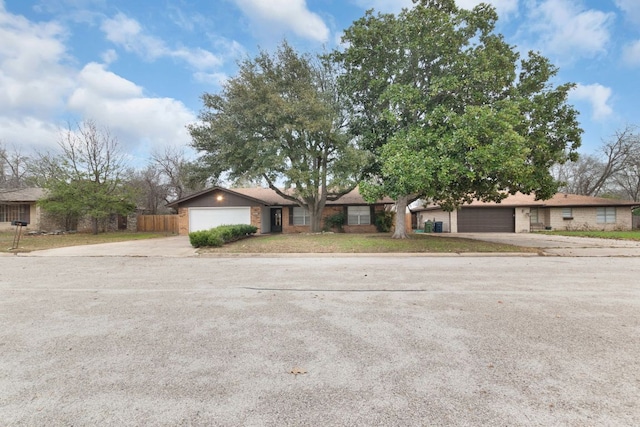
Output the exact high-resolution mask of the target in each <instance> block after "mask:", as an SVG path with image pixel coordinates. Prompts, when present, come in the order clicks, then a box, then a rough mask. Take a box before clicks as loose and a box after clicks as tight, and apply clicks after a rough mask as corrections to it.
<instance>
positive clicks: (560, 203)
mask: <svg viewBox="0 0 640 427" xmlns="http://www.w3.org/2000/svg"><path fill="white" fill-rule="evenodd" d="M500 206H504V207H532V208H554V207H558V208H561V207H566V208H569V207H575V208H577V207H596V206H622V207H624V206H629V207H634V206H640V202H634V201H632V200H621V199H607V198H604V197H592V196H583V195H579V194H566V193H556V194H555V195H554V196H553V197H552V198H550V199H548V200H535V194H522V193H516V194H512V195H509V196H507V198H505V199H504V200H502V201H501V202H500V203H496V202H482V201H479V200H474V201H473V202H471V203H470V204H467V205H463V207H473V208H489V207H500ZM437 208H439V206H436V205H430V206H427V207H423V208H416V209H412V210H413V211H414V212H415V211H420V210H429V209H437Z"/></svg>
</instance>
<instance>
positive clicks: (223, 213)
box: [167, 187, 393, 235]
mask: <svg viewBox="0 0 640 427" xmlns="http://www.w3.org/2000/svg"><path fill="white" fill-rule="evenodd" d="M392 203H393V201H392V200H391V199H384V200H381V201H379V202H376V203H373V204H369V203H367V202H366V201H365V200H364V199H363V198H362V196H361V195H360V193H359V192H358V190H357V189H356V190H353V191H351V192H350V193H348V194H346V195H344V196H343V197H341V198H340V199H339V200H337V201H327V204H326V206H325V208H324V210H323V212H322V218H323V224H324V219H325V218H327V217H328V216H330V215H333V214H336V213H340V212H343V213H344V214H345V218H346V220H345V224H344V226H343V229H344V231H345V232H346V233H375V232H376V231H377V230H376V226H375V216H376V213H377V212H381V211H384V210H385V206H386V205H388V204H392ZM167 206H169V207H172V208H174V209H177V211H178V224H179V225H178V227H179V234H181V235H184V234H188V233H190V232H192V231H198V230H207V229H210V228H213V227H216V226H218V225H223V224H251V225H254V226H256V227H257V228H258V233H259V234H264V233H301V232H308V231H309V230H310V217H309V212H308V211H307V210H306V209H303V208H301V207H300V206H298V205H297V204H295V203H294V202H292V201H290V200H287V199H285V198H284V197H282V196H280V195H279V194H278V193H276V192H275V191H273V190H271V189H269V188H234V189H227V188H222V187H213V188H209V189H206V190H204V191H201V192H198V193H195V194H192V195H190V196H187V197H184V198H182V199H180V200H176V201H175V202H172V203H170V204H168V205H167Z"/></svg>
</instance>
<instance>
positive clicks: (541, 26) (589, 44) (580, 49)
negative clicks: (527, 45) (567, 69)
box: [528, 0, 615, 61]
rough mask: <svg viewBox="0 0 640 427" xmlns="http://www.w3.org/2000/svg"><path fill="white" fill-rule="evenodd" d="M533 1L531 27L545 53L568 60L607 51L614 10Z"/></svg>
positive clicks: (549, 0)
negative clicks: (605, 10) (607, 10)
mask: <svg viewBox="0 0 640 427" xmlns="http://www.w3.org/2000/svg"><path fill="white" fill-rule="evenodd" d="M531 4H532V7H531V9H530V15H531V16H529V17H528V20H529V22H532V23H531V24H530V26H529V30H530V31H531V32H532V33H534V35H535V36H536V37H538V39H539V40H538V44H540V45H541V47H542V50H543V52H545V53H547V54H553V55H556V56H559V57H561V58H562V59H563V60H569V61H570V60H575V59H577V58H592V57H594V56H596V55H599V54H604V53H606V51H607V46H608V45H609V43H610V40H611V27H612V25H613V22H614V19H615V14H614V13H612V12H609V13H605V12H602V11H599V10H595V9H589V10H585V9H584V8H581V7H579V6H578V5H577V4H576V3H574V2H571V1H569V0H545V1H543V2H541V3H537V2H535V1H534V2H532V3H531Z"/></svg>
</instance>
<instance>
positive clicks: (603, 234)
mask: <svg viewBox="0 0 640 427" xmlns="http://www.w3.org/2000/svg"><path fill="white" fill-rule="evenodd" d="M542 233H545V234H557V235H560V236H574V237H596V238H598V239H618V240H640V230H634V231H559V230H557V231H543V232H542Z"/></svg>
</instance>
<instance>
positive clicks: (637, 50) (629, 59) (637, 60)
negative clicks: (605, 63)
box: [622, 40, 640, 66]
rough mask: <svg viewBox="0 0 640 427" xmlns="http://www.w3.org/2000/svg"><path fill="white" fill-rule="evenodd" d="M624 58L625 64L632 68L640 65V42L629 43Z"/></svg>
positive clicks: (623, 54) (625, 48)
mask: <svg viewBox="0 0 640 427" xmlns="http://www.w3.org/2000/svg"><path fill="white" fill-rule="evenodd" d="M622 58H623V60H624V62H625V63H626V64H628V65H631V66H639V65H640V40H636V41H634V42H632V43H629V44H628V45H626V46H625V47H624V50H623V53H622Z"/></svg>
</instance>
